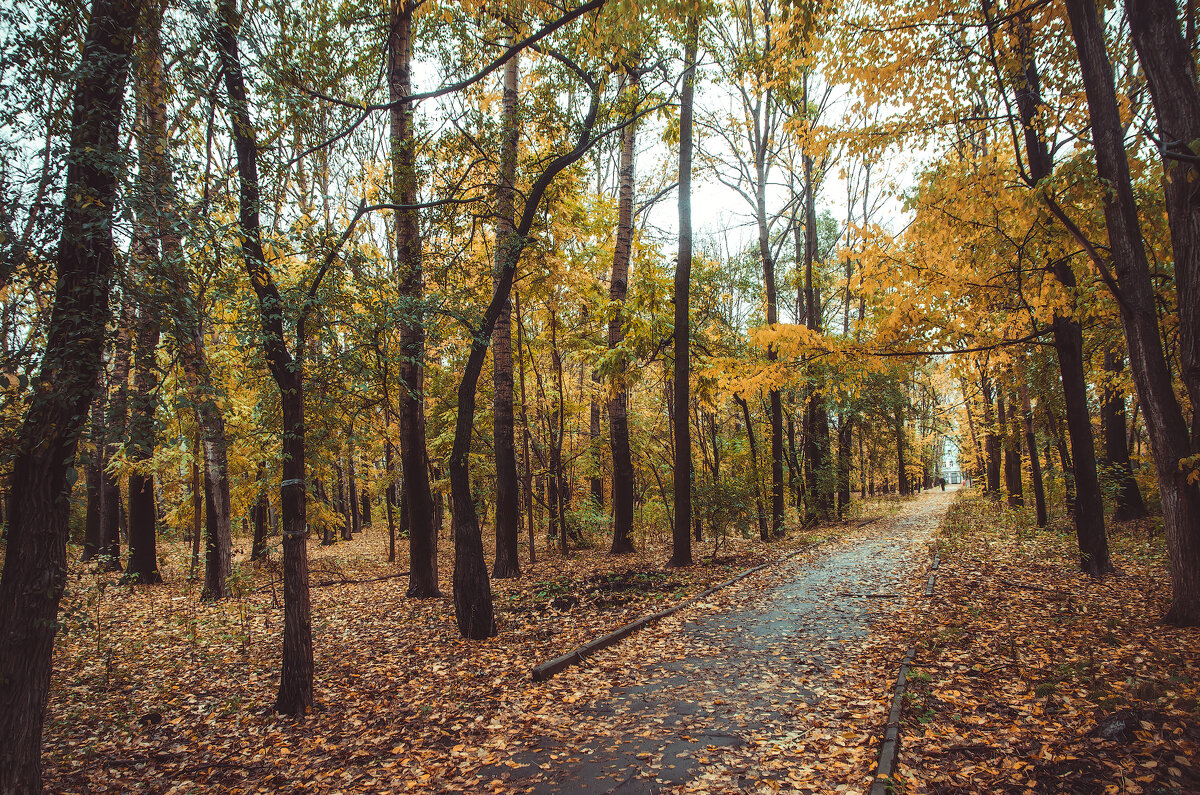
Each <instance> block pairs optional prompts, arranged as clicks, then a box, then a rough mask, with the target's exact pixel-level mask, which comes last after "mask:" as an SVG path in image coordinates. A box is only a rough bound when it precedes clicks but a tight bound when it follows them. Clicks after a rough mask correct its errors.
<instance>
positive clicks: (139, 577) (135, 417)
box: [126, 0, 180, 583]
mask: <svg viewBox="0 0 1200 795" xmlns="http://www.w3.org/2000/svg"><path fill="white" fill-rule="evenodd" d="M164 7H165V4H164V3H163V2H162V0H150V2H147V3H146V4H145V9H144V12H143V16H142V22H141V25H140V26H139V32H138V33H139V36H140V37H141V43H140V46H139V50H140V57H139V58H138V69H137V74H136V80H135V93H136V94H137V97H138V105H139V110H140V113H139V118H138V124H137V139H138V161H139V172H140V173H139V183H140V184H139V188H140V189H141V191H142V195H141V196H139V198H138V200H137V202H136V204H137V206H136V208H135V210H136V217H137V219H138V226H139V228H140V229H141V231H142V234H143V239H142V240H141V241H138V242H136V243H135V244H134V245H135V251H136V253H137V256H135V257H134V258H133V259H134V261H135V262H136V263H137V264H138V265H139V266H140V271H141V272H140V274H139V279H138V282H139V283H138V285H137V288H136V294H137V296H138V299H139V303H140V304H141V306H140V308H139V312H138V324H137V345H136V348H135V353H134V375H133V394H132V396H131V398H130V416H129V451H130V460H131V461H132V462H133V464H134V466H135V471H134V472H133V473H132V474H131V475H130V476H129V565H128V567H127V574H126V578H127V579H128V580H131V581H136V582H142V583H158V582H162V576H161V575H160V574H159V573H158V548H157V537H156V533H155V520H156V510H155V507H156V506H155V500H154V475H153V474H151V473H150V472H149V471H147V469H148V466H149V461H150V459H151V458H152V457H153V455H154V448H155V445H156V443H157V434H156V429H155V425H154V415H155V408H156V403H157V392H158V363H157V361H156V360H157V357H158V343H159V339H160V337H161V332H162V326H161V321H160V319H159V318H160V313H161V312H162V309H163V301H162V298H163V290H162V288H161V287H160V285H161V283H162V281H163V280H165V279H166V278H169V274H170V273H171V270H172V267H171V266H172V265H173V264H174V262H175V261H176V260H177V259H178V257H179V254H180V243H179V233H178V231H177V229H176V221H177V219H176V218H175V216H174V212H173V209H174V208H173V206H172V199H173V198H174V190H173V186H172V185H171V172H170V168H169V166H168V164H167V158H166V153H167V150H168V147H169V145H170V143H169V139H168V137H167V107H166V86H165V85H164V82H165V79H166V78H165V75H164V67H163V61H162V36H161V30H162V20H163V11H164ZM139 244H140V245H139ZM159 261H166V262H169V263H171V264H168V266H167V268H166V269H162V268H159V267H157V263H158V262H159ZM164 271H165V272H164Z"/></svg>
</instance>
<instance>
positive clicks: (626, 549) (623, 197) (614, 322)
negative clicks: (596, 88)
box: [608, 71, 690, 555]
mask: <svg viewBox="0 0 1200 795" xmlns="http://www.w3.org/2000/svg"><path fill="white" fill-rule="evenodd" d="M629 75H630V80H629V85H628V86H627V88H626V90H627V91H629V92H630V93H632V94H633V95H635V96H636V95H637V92H638V86H639V83H638V78H637V72H636V71H630V73H629ZM636 130H637V125H636V124H634V123H630V124H629V125H627V126H626V127H625V129H624V131H623V132H622V135H621V165H620V169H621V172H620V190H619V195H618V199H617V242H616V248H615V249H614V251H613V267H612V283H611V287H610V288H609V291H608V299H609V303H610V304H611V305H613V306H614V307H615V309H614V311H613V313H612V317H611V318H610V319H609V321H608V349H609V350H610V351H613V350H616V349H617V348H619V347H620V346H621V342H622V340H624V339H625V329H624V323H625V311H624V306H625V296H626V295H627V294H628V292H629V261H630V255H631V254H632V249H633V153H634V147H635V145H636V142H637V133H636ZM615 361H616V364H615V365H614V368H613V376H612V378H613V385H612V391H611V394H610V397H609V401H608V437H609V444H610V445H611V447H612V473H613V499H612V507H613V541H612V549H611V550H610V551H611V553H612V554H614V555H620V554H626V553H630V552H633V551H634V549H633V539H632V537H631V533H632V531H633V457H632V454H631V453H630V449H629V385H628V383H627V378H628V376H627V373H626V367H627V365H626V362H625V359H624V357H623V356H618V357H617V358H616V360H615ZM683 422H684V424H685V425H686V423H687V412H686V411H685V412H684V414H683ZM685 527H686V526H685ZM687 530H688V532H690V527H688V528H687Z"/></svg>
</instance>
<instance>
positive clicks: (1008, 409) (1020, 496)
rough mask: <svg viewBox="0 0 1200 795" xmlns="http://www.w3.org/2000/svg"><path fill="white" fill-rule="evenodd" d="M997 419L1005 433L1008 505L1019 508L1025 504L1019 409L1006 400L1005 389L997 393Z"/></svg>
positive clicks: (1005, 473)
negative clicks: (1018, 427) (1018, 418)
mask: <svg viewBox="0 0 1200 795" xmlns="http://www.w3.org/2000/svg"><path fill="white" fill-rule="evenodd" d="M996 411H997V415H998V417H997V419H998V420H999V422H1000V429H1001V431H1002V432H1003V434H1004V491H1005V492H1006V493H1007V494H1008V506H1009V507H1010V508H1019V507H1021V506H1023V505H1024V504H1025V493H1024V490H1023V487H1022V483H1021V481H1022V477H1021V436H1020V432H1019V431H1018V430H1017V411H1016V407H1015V406H1013V405H1012V404H1011V403H1008V404H1006V403H1005V400H1004V389H1003V388H1001V389H1000V392H999V394H997V395H996Z"/></svg>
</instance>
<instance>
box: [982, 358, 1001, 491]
mask: <svg viewBox="0 0 1200 795" xmlns="http://www.w3.org/2000/svg"><path fill="white" fill-rule="evenodd" d="M979 386H980V391H981V392H982V394H983V423H984V428H985V433H984V436H983V447H984V451H985V453H986V454H987V461H986V462H985V463H986V466H987V488H985V489H984V491H985V492H987V494H988V495H989V496H991V497H992V498H993V499H997V500H998V499H1000V436H999V434H997V433H996V430H997V427H998V426H997V425H996V414H995V407H994V405H993V401H994V397H993V395H992V379H990V378H988V377H987V376H986V375H980V377H979Z"/></svg>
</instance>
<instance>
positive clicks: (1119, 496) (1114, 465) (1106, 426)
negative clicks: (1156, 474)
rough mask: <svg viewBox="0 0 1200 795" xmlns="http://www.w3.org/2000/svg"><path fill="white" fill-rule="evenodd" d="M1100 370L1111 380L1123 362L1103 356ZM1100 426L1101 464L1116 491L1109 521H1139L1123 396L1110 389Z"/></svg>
mask: <svg viewBox="0 0 1200 795" xmlns="http://www.w3.org/2000/svg"><path fill="white" fill-rule="evenodd" d="M1104 369H1105V370H1107V371H1108V372H1109V373H1111V374H1112V375H1113V376H1114V377H1115V376H1118V375H1120V373H1121V371H1122V370H1124V369H1125V362H1124V360H1123V359H1122V357H1120V356H1118V355H1117V354H1115V353H1112V352H1111V351H1110V352H1108V353H1105V354H1104ZM1100 425H1101V429H1102V430H1103V433H1104V463H1105V464H1106V465H1107V466H1108V471H1109V477H1111V478H1112V481H1113V485H1114V486H1115V487H1116V488H1115V491H1116V507H1115V509H1114V511H1113V519H1114V520H1116V521H1118V522H1128V521H1131V520H1133V519H1141V518H1143V517H1144V516H1146V503H1145V502H1144V501H1143V500H1142V492H1141V489H1139V488H1138V484H1137V480H1135V479H1134V477H1133V469H1132V468H1131V467H1130V464H1129V448H1128V447H1127V446H1126V444H1125V434H1126V422H1125V396H1124V395H1123V394H1121V392H1120V391H1119V390H1116V389H1113V388H1112V387H1106V388H1105V389H1104V392H1103V395H1102V396H1101V399H1100Z"/></svg>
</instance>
